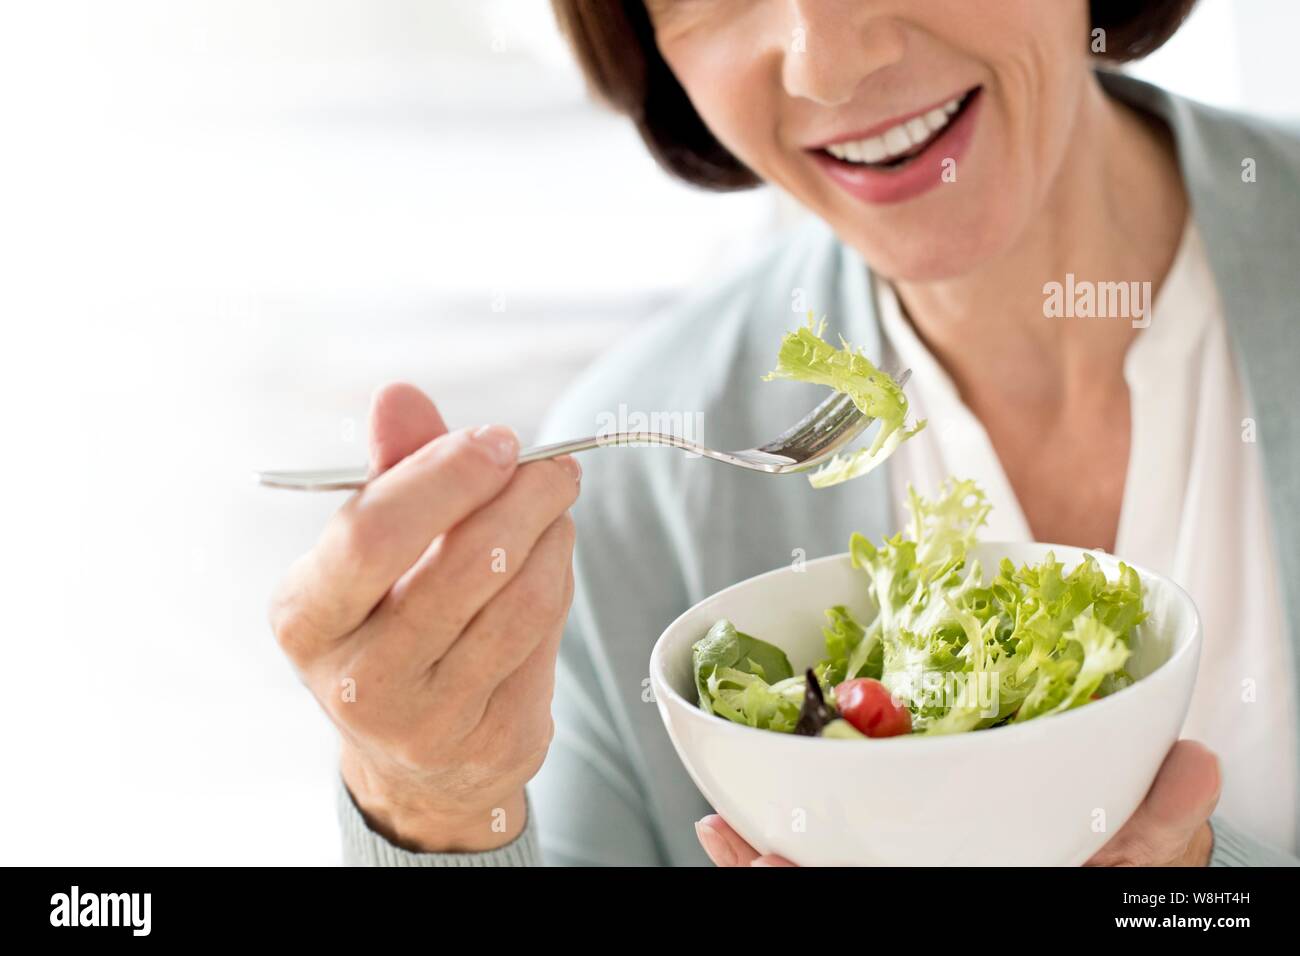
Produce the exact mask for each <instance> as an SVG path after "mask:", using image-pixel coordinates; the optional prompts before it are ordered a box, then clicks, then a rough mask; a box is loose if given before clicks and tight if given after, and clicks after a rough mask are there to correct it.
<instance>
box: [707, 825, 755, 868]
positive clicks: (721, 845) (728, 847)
mask: <svg viewBox="0 0 1300 956" xmlns="http://www.w3.org/2000/svg"><path fill="white" fill-rule="evenodd" d="M695 833H696V835H697V836H698V837H699V838H700V845H701V846H702V847H704V852H705V853H707V854H708V855H709V859H710V860H712V861H713V863H714V865H715V866H749V865H751V864H752V863H753V862H754V861H755V860H757V859H758V856H759V854H758V851H756V850H755V849H754V848H753V847H752V846H750V845H749V844H748V843H746V842H745V841H744V839H742V838H741V836H740V834H739V833H737V832H736V831H735V830H733V829H731V827H729V826H727V823H726V821H724V820H723V819H722V817H720V816H718V815H717V814H716V813H712V814H709V815H708V816H707V817H705V818H704V819H703V820H700V821H699V822H698V823H696V824H695Z"/></svg>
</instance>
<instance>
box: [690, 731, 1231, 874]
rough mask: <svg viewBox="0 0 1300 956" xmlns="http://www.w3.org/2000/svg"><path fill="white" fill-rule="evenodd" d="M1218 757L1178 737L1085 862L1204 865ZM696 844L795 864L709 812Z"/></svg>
mask: <svg viewBox="0 0 1300 956" xmlns="http://www.w3.org/2000/svg"><path fill="white" fill-rule="evenodd" d="M1221 786H1222V778H1221V776H1220V773H1219V758H1218V757H1216V756H1215V755H1214V753H1213V752H1212V751H1211V750H1210V749H1209V748H1208V747H1206V746H1205V745H1204V744H1200V743H1197V742H1196V741H1194V740H1180V741H1178V743H1176V744H1174V746H1173V747H1172V748H1171V749H1170V751H1169V755H1168V756H1167V757H1165V762H1164V763H1163V764H1162V765H1161V766H1160V772H1159V773H1158V774H1156V779H1155V783H1153V784H1151V789H1150V790H1149V791H1147V796H1146V799H1145V800H1143V801H1142V805H1141V806H1139V807H1138V808H1137V810H1136V811H1134V813H1133V816H1132V817H1130V818H1129V820H1128V822H1127V823H1125V824H1124V826H1123V827H1122V828H1120V831H1119V833H1117V834H1115V836H1114V837H1112V838H1111V840H1110V842H1109V843H1107V844H1106V845H1105V846H1104V847H1102V848H1101V849H1100V850H1098V851H1097V853H1096V855H1094V856H1093V858H1092V859H1091V860H1089V861H1088V862H1087V864H1086V865H1087V866H1205V865H1206V864H1208V863H1209V861H1210V851H1211V850H1212V849H1213V847H1214V834H1213V831H1211V829H1210V814H1211V813H1213V812H1214V807H1215V805H1216V804H1217V803H1218V802H1219V789H1220V787H1221ZM695 831H696V833H697V834H698V835H699V838H700V845H701V846H703V847H704V852H705V853H707V854H708V855H709V859H711V860H712V861H713V862H714V863H715V864H717V865H718V866H794V865H795V864H793V863H791V862H790V861H789V860H786V859H783V858H781V857H779V856H771V855H766V856H765V855H763V854H760V853H759V852H758V851H757V850H755V849H754V848H753V847H751V846H750V845H749V844H748V843H746V842H745V841H744V840H743V839H741V837H740V834H738V833H737V832H736V831H735V830H733V829H731V827H729V826H727V824H726V822H725V821H723V819H722V817H720V816H718V815H717V814H712V815H710V816H707V817H705V818H704V819H703V820H701V821H700V822H699V823H697V824H695Z"/></svg>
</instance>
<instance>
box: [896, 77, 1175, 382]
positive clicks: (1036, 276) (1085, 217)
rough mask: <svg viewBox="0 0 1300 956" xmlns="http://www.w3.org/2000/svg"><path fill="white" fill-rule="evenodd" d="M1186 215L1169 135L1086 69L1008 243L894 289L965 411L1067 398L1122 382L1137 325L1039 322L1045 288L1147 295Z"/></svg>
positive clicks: (1163, 271)
mask: <svg viewBox="0 0 1300 956" xmlns="http://www.w3.org/2000/svg"><path fill="white" fill-rule="evenodd" d="M1186 215H1187V199H1186V196H1185V194H1184V193H1183V190H1182V186H1181V180H1180V178H1179V175H1178V170H1177V165H1176V161H1175V159H1174V152H1173V148H1172V144H1171V143H1170V141H1169V139H1168V133H1167V131H1165V130H1164V129H1163V127H1161V126H1159V125H1158V124H1156V123H1155V122H1154V121H1152V120H1150V119H1148V118H1146V117H1143V116H1141V115H1139V114H1138V113H1136V112H1134V111H1133V110H1131V109H1130V108H1128V107H1127V106H1125V105H1123V104H1121V103H1118V102H1116V101H1115V100H1113V99H1111V98H1110V97H1109V96H1107V95H1106V94H1105V92H1104V91H1103V90H1102V89H1101V85H1100V83H1099V81H1098V80H1097V79H1096V78H1095V77H1092V76H1090V77H1089V81H1088V83H1087V84H1086V89H1085V92H1084V95H1083V96H1081V97H1080V104H1079V110H1078V115H1077V118H1076V125H1075V129H1074V132H1073V135H1072V136H1071V148H1070V150H1069V151H1068V153H1067V156H1066V158H1065V159H1064V161H1063V162H1062V165H1061V168H1060V170H1059V171H1058V174H1057V175H1056V177H1055V179H1054V181H1053V182H1052V184H1051V186H1050V187H1049V192H1048V196H1047V199H1046V202H1045V203H1044V205H1043V208H1042V210H1041V211H1040V214H1039V215H1037V216H1036V217H1035V219H1034V222H1033V224H1032V225H1031V226H1030V228H1029V229H1027V230H1026V231H1025V232H1024V233H1023V235H1022V236H1021V237H1020V238H1019V239H1018V241H1017V242H1016V243H1015V244H1014V245H1013V246H1012V247H1011V248H1009V249H1008V250H1006V251H1005V252H1004V253H1002V254H1000V255H997V256H995V257H994V258H992V259H991V260H989V261H987V262H984V263H982V264H981V265H980V266H979V267H978V268H977V269H975V270H973V271H971V272H969V273H967V274H964V275H961V276H958V277H956V278H952V279H945V280H942V281H937V282H926V283H909V282H897V283H895V287H896V289H897V291H898V295H899V299H900V300H901V302H902V304H903V306H904V308H905V310H906V311H907V313H908V314H909V317H910V318H911V320H912V323H913V325H914V326H915V327H916V330H917V333H918V334H919V335H920V337H921V339H922V340H923V341H924V342H925V343H926V345H927V346H928V347H929V348H930V350H931V351H932V352H933V353H934V355H935V356H936V358H937V359H938V360H939V361H940V363H941V364H942V365H943V366H944V367H945V369H946V370H947V371H948V373H949V374H950V375H951V376H952V378H953V381H954V383H955V384H956V386H957V388H958V390H959V391H960V392H961V393H962V395H963V397H964V398H966V399H967V400H968V402H971V404H972V407H974V406H975V405H978V404H981V403H980V402H977V401H971V400H972V399H973V398H975V397H976V395H978V394H979V393H981V392H983V393H985V394H986V395H987V393H988V392H989V391H990V390H994V391H996V392H1000V393H1001V394H1000V396H999V397H1000V399H1001V400H1007V401H1012V402H1020V401H1026V400H1029V401H1034V402H1038V403H1047V404H1048V405H1056V406H1058V407H1059V406H1062V405H1065V404H1072V403H1073V402H1072V399H1075V398H1083V397H1084V395H1086V394H1087V393H1090V392H1093V390H1095V389H1098V388H1102V389H1107V390H1109V389H1111V388H1113V387H1114V386H1115V385H1116V384H1120V385H1122V384H1123V366H1124V356H1125V354H1126V352H1127V350H1128V347H1129V345H1130V344H1131V343H1132V341H1133V339H1134V337H1135V336H1136V335H1137V334H1138V329H1137V328H1135V327H1134V325H1133V323H1132V322H1130V321H1126V320H1124V319H1105V320H1093V319H1086V318H1054V319H1052V318H1046V317H1045V315H1044V302H1045V300H1046V294H1045V292H1044V286H1045V285H1046V284H1047V283H1050V282H1056V283H1061V284H1063V285H1064V284H1065V283H1067V276H1068V275H1071V274H1072V275H1073V276H1074V277H1075V279H1076V282H1081V281H1091V282H1119V281H1124V282H1133V281H1137V282H1150V283H1151V285H1150V287H1149V288H1150V290H1151V297H1152V298H1154V296H1155V294H1156V292H1158V290H1159V288H1160V286H1161V285H1162V283H1163V281H1164V278H1165V276H1166V275H1167V274H1168V272H1169V269H1170V267H1171V265H1172V264H1173V259H1174V255H1175V253H1176V252H1177V247H1178V243H1179V239H1180V237H1181V235H1182V231H1183V227H1184V222H1185V218H1186ZM1145 307H1146V308H1147V309H1148V310H1149V309H1150V307H1151V303H1150V300H1149V299H1148V300H1147V301H1146V303H1145ZM1148 314H1149V312H1148Z"/></svg>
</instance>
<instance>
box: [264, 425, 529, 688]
mask: <svg viewBox="0 0 1300 956" xmlns="http://www.w3.org/2000/svg"><path fill="white" fill-rule="evenodd" d="M518 449H519V442H518V439H516V438H515V436H514V433H513V432H511V431H510V430H509V429H508V428H504V427H500V426H494V427H491V428H480V429H474V430H470V429H464V430H461V431H456V432H452V433H450V434H447V435H443V436H441V437H439V438H435V439H434V440H433V441H431V442H429V443H428V444H427V445H425V446H423V447H422V448H420V449H419V450H418V451H416V452H414V453H413V454H410V455H408V456H407V457H406V458H404V459H402V460H401V461H400V462H398V463H397V464H395V465H393V466H392V467H391V468H390V469H389V470H388V471H386V472H384V473H383V474H382V475H380V476H379V477H378V478H375V479H374V480H373V481H371V482H370V483H369V484H367V485H366V487H365V488H363V489H362V490H361V491H359V492H357V493H356V494H355V495H353V496H352V497H351V498H350V499H348V502H347V503H346V504H345V505H344V506H343V507H342V508H340V509H339V510H338V511H337V512H335V514H334V516H333V517H332V518H331V519H330V522H329V524H328V525H327V526H326V528H325V531H324V533H323V534H322V535H321V539H320V541H319V542H318V543H317V545H316V547H315V548H313V549H312V550H311V551H310V552H308V553H307V554H306V555H304V557H303V558H301V559H299V561H298V562H296V563H295V564H294V566H293V567H292V568H291V569H290V572H289V574H288V575H287V576H286V579H285V582H284V584H283V585H282V586H281V589H280V591H279V592H278V593H277V596H276V598H275V600H274V601H273V602H272V612H271V620H272V626H273V628H274V629H275V632H276V636H277V637H278V638H279V639H280V642H281V644H282V645H284V647H285V650H286V651H287V652H288V653H289V655H290V656H291V657H293V658H294V659H295V660H298V661H299V662H300V663H301V662H302V660H303V659H305V658H310V657H312V656H313V655H315V654H318V653H320V652H321V650H323V649H324V647H326V646H328V645H329V644H330V642H332V641H334V640H337V639H338V638H339V637H341V636H343V635H345V634H349V633H351V632H352V631H353V630H354V629H356V627H358V626H359V625H360V624H361V622H362V621H364V620H365V619H366V617H367V616H368V615H369V614H370V612H371V611H372V610H373V609H374V607H375V606H376V604H378V603H379V601H380V599H381V598H383V596H384V595H385V594H386V593H387V592H388V590H389V588H391V587H392V585H393V583H394V582H395V581H396V580H397V579H398V578H399V577H400V576H401V574H402V573H403V572H404V571H406V570H407V569H409V568H410V567H411V566H412V565H413V564H414V563H415V562H416V561H417V560H418V559H419V558H420V555H421V554H423V553H424V552H425V550H426V549H427V548H428V547H429V542H431V541H433V540H434V539H435V538H437V537H438V536H439V535H441V534H443V532H445V531H446V530H447V529H448V528H451V527H452V526H454V525H456V524H458V523H459V522H461V521H463V520H464V519H465V518H466V517H467V516H469V515H470V514H472V513H473V512H475V511H477V510H478V509H479V508H481V507H483V505H485V504H487V503H488V502H489V501H491V500H492V499H493V498H494V497H496V495H497V494H498V493H499V492H500V491H501V489H502V488H504V487H505V486H506V484H507V482H509V480H510V478H511V476H512V475H513V474H514V473H515V460H516V457H517V455H518Z"/></svg>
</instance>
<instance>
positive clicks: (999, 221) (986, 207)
mask: <svg viewBox="0 0 1300 956" xmlns="http://www.w3.org/2000/svg"><path fill="white" fill-rule="evenodd" d="M992 193H993V191H992V190H990V201H989V202H982V203H969V202H961V203H956V202H945V203H941V204H938V205H936V206H935V207H933V208H931V209H927V210H924V211H923V210H921V209H916V210H915V211H912V210H903V209H899V210H897V214H896V215H894V216H891V217H890V218H891V219H893V220H894V221H893V222H891V223H890V224H889V225H887V226H886V225H883V224H881V223H879V222H876V223H866V222H864V221H863V219H862V217H861V216H860V215H859V216H856V217H846V218H841V219H839V223H840V224H839V225H837V224H836V222H835V221H834V220H831V226H832V228H833V229H835V231H836V233H837V234H838V235H839V237H840V239H842V240H843V241H844V242H845V244H847V245H848V246H849V247H851V248H852V249H854V250H856V251H857V253H858V254H859V255H861V256H862V258H863V259H864V260H866V262H867V264H868V265H870V266H871V268H872V270H873V271H874V272H876V273H877V274H878V275H880V276H883V277H884V278H886V279H890V280H895V281H904V282H937V281H942V280H944V279H954V278H957V277H959V276H963V275H966V274H967V273H970V272H972V271H975V270H976V269H978V268H979V267H980V266H982V265H984V264H985V263H987V262H989V261H990V260H993V259H996V258H998V257H999V256H1001V255H1003V254H1004V253H1005V252H1006V251H1007V250H1008V249H1009V248H1010V247H1011V246H1012V245H1013V243H1014V241H1015V237H1016V235H1017V234H1018V233H1019V230H1018V229H1017V228H1016V227H1015V220H1016V219H1017V218H1019V217H1017V216H1016V214H1015V211H1014V210H1013V209H1012V208H1011V207H1009V206H1008V204H1006V203H1005V202H998V201H994V200H993V199H992ZM954 198H955V197H954ZM873 218H874V217H873Z"/></svg>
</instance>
